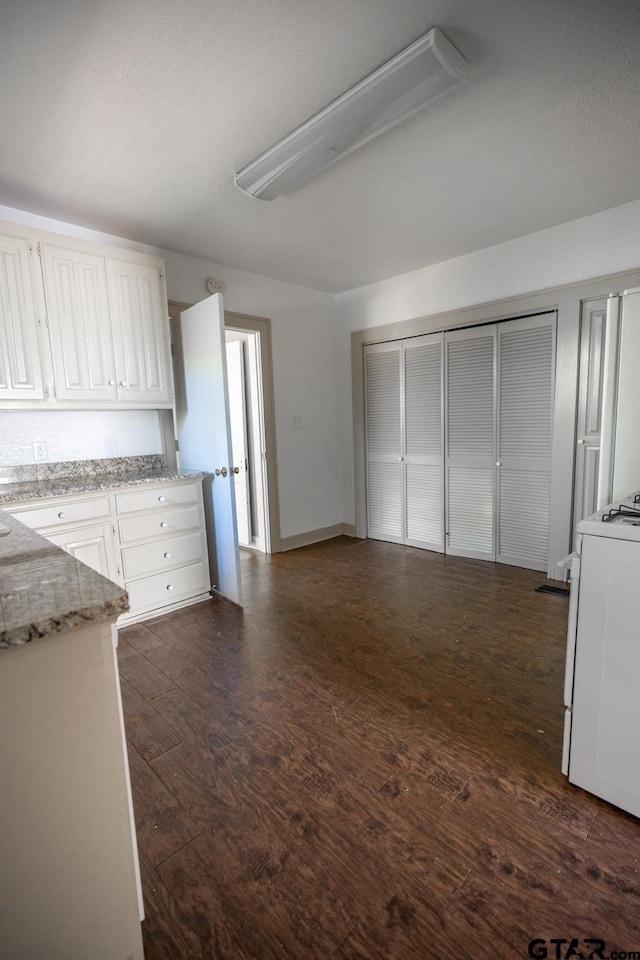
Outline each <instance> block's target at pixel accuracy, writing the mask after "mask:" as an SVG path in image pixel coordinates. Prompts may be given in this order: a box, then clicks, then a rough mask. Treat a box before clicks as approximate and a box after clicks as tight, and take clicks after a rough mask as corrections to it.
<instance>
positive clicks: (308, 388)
mask: <svg viewBox="0 0 640 960" xmlns="http://www.w3.org/2000/svg"><path fill="white" fill-rule="evenodd" d="M0 220H6V221H9V222H14V223H21V224H25V225H27V226H33V227H36V228H40V229H43V230H51V231H53V232H56V233H62V234H64V235H66V236H73V237H80V238H83V239H85V240H95V241H96V242H100V243H108V244H113V245H115V246H120V247H126V248H128V249H131V250H140V251H142V252H144V253H150V254H152V255H159V256H162V257H164V259H165V263H166V267H167V287H168V294H169V298H170V299H171V300H177V301H180V302H185V303H196V302H198V301H199V300H202V299H204V297H206V296H208V293H207V291H206V289H205V285H204V281H205V280H206V278H207V277H210V276H214V277H216V279H218V280H220V281H221V282H222V284H223V296H224V305H225V308H226V309H227V310H232V311H234V312H237V313H248V314H252V315H254V316H259V317H268V318H269V319H270V320H271V322H272V340H273V342H272V347H273V365H274V383H275V406H276V434H277V452H278V481H279V486H280V520H281V534H282V536H283V537H288V536H293V535H295V534H301V533H305V532H306V531H309V530H316V529H320V528H323V527H329V526H333V525H334V524H337V523H340V521H341V513H342V501H341V473H340V423H341V421H340V395H339V394H340V390H339V379H338V369H337V365H336V362H335V360H336V341H335V301H334V297H333V295H332V294H329V293H323V292H320V291H317V290H311V289H309V288H307V287H301V286H297V285H295V284H291V283H283V282H281V281H279V280H272V279H269V278H267V277H261V276H257V275H256V274H252V273H247V272H246V271H244V270H235V269H231V268H229V267H224V266H221V265H220V264H214V263H209V262H208V261H205V260H198V259H196V258H195V257H188V256H184V255H182V254H177V253H173V252H171V251H167V250H159V249H157V248H155V247H150V246H147V245H142V244H138V243H135V242H133V241H129V240H123V239H122V238H119V237H112V236H110V235H108V234H103V233H99V232H97V231H93V230H88V229H86V228H84V227H80V226H77V225H75V224H68V223H62V222H60V221H57V220H51V219H49V218H48V217H39V216H35V215H33V214H29V213H26V212H24V211H20V210H14V209H13V208H10V207H3V206H0ZM3 416H4V414H3ZM53 416H54V417H56V418H59V417H60V414H59V413H57V412H56V413H54V414H53ZM72 416H77V415H74V414H72ZM125 416H126V415H125ZM294 416H298V417H302V423H303V426H302V428H301V429H299V428H296V429H294V428H293V426H292V423H293V417H294ZM7 423H8V421H7ZM61 424H62V421H60V428H59V429H63V428H62V425H61ZM49 429H51V430H53V432H54V433H56V434H57V433H58V432H59V430H57V429H56V428H54V427H51V426H50V428H49ZM64 431H65V435H66V432H67V424H66V423H65V425H64ZM11 433H12V434H13V433H14V431H13V427H12V430H11ZM100 437H101V438H102V433H100ZM16 439H17V437H16ZM31 439H37V440H40V439H47V438H46V437H40V436H37V437H33V438H31V436H29V440H30V441H31ZM84 440H86V442H84V441H83V437H82V436H81V435H80V431H77V436H76V437H74V438H73V451H74V459H75V458H77V459H85V458H87V459H89V458H92V457H94V456H96V454H95V450H94V443H93V440H92V438H91V437H90V436H89V434H88V433H87V435H86V436H85V438H84ZM70 443H71V438H69V444H70ZM103 445H104V444H103ZM53 446H54V449H57V447H58V443H57V441H56V444H55V445H53ZM67 449H69V447H68V448H67ZM139 452H147V451H139ZM50 453H51V451H50ZM102 455H103V456H104V454H102ZM32 458H33V454H32V453H31V456H30V458H29V459H28V460H27V461H26V462H32ZM49 459H53V458H52V456H51V455H50V456H49ZM61 459H70V457H69V458H68V457H66V456H65V457H62V458H61ZM0 462H2V459H1V458H0ZM4 462H5V463H9V461H8V460H6V459H5V460H4ZM23 462H24V461H23Z"/></svg>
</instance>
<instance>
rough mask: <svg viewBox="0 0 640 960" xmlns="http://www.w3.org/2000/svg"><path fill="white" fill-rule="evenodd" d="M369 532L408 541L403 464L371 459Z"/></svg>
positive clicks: (373, 536)
mask: <svg viewBox="0 0 640 960" xmlns="http://www.w3.org/2000/svg"><path fill="white" fill-rule="evenodd" d="M367 497H368V510H369V523H368V531H367V533H368V536H369V537H370V538H371V539H372V540H388V541H390V542H391V543H404V536H403V514H404V511H403V504H402V464H401V463H379V462H375V461H373V462H370V463H369V465H368V469H367Z"/></svg>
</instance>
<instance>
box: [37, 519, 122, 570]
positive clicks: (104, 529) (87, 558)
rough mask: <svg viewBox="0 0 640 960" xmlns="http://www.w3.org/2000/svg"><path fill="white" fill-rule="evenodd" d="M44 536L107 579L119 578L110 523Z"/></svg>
mask: <svg viewBox="0 0 640 960" xmlns="http://www.w3.org/2000/svg"><path fill="white" fill-rule="evenodd" d="M46 537H47V540H50V541H51V543H55V544H57V546H59V547H62V549H63V550H65V551H66V552H67V553H70V554H71V556H72V557H75V558H76V560H81V561H82V563H86V565H87V566H88V567H91V569H92V570H95V571H96V572H97V573H101V574H102V576H103V577H106V578H107V579H108V580H118V581H119V580H120V578H119V577H118V570H117V566H116V564H115V561H114V548H113V530H112V528H111V524H110V523H99V524H95V525H93V526H90V527H75V528H74V529H72V530H66V531H64V532H60V533H53V534H47V535H46Z"/></svg>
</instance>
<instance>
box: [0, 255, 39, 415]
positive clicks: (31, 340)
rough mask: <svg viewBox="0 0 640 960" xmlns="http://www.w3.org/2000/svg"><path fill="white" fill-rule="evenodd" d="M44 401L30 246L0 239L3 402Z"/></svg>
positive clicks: (0, 396) (0, 382)
mask: <svg viewBox="0 0 640 960" xmlns="http://www.w3.org/2000/svg"><path fill="white" fill-rule="evenodd" d="M43 399H44V384H43V379H42V366H41V362H40V349H39V337H38V320H37V317H36V309H35V303H34V297H33V290H32V287H31V264H30V254H29V246H28V244H27V242H26V240H22V239H20V238H18V237H0V401H1V400H43Z"/></svg>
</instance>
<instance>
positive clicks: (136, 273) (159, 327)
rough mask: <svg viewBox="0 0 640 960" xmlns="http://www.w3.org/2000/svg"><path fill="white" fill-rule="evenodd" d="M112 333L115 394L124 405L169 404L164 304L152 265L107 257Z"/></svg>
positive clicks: (167, 352)
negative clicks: (116, 389)
mask: <svg viewBox="0 0 640 960" xmlns="http://www.w3.org/2000/svg"><path fill="white" fill-rule="evenodd" d="M107 277H108V284H109V302H110V305H111V316H112V319H113V327H114V334H115V347H116V364H117V369H118V397H119V399H120V400H121V401H125V402H130V403H148V404H149V405H157V404H159V403H166V404H169V403H170V401H171V399H172V392H171V389H172V388H171V359H170V348H169V320H168V309H167V304H166V303H163V292H162V291H163V289H164V288H163V283H162V278H161V274H160V270H159V269H158V268H157V267H153V266H145V265H142V264H137V263H127V262H126V261H124V260H110V259H107Z"/></svg>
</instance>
